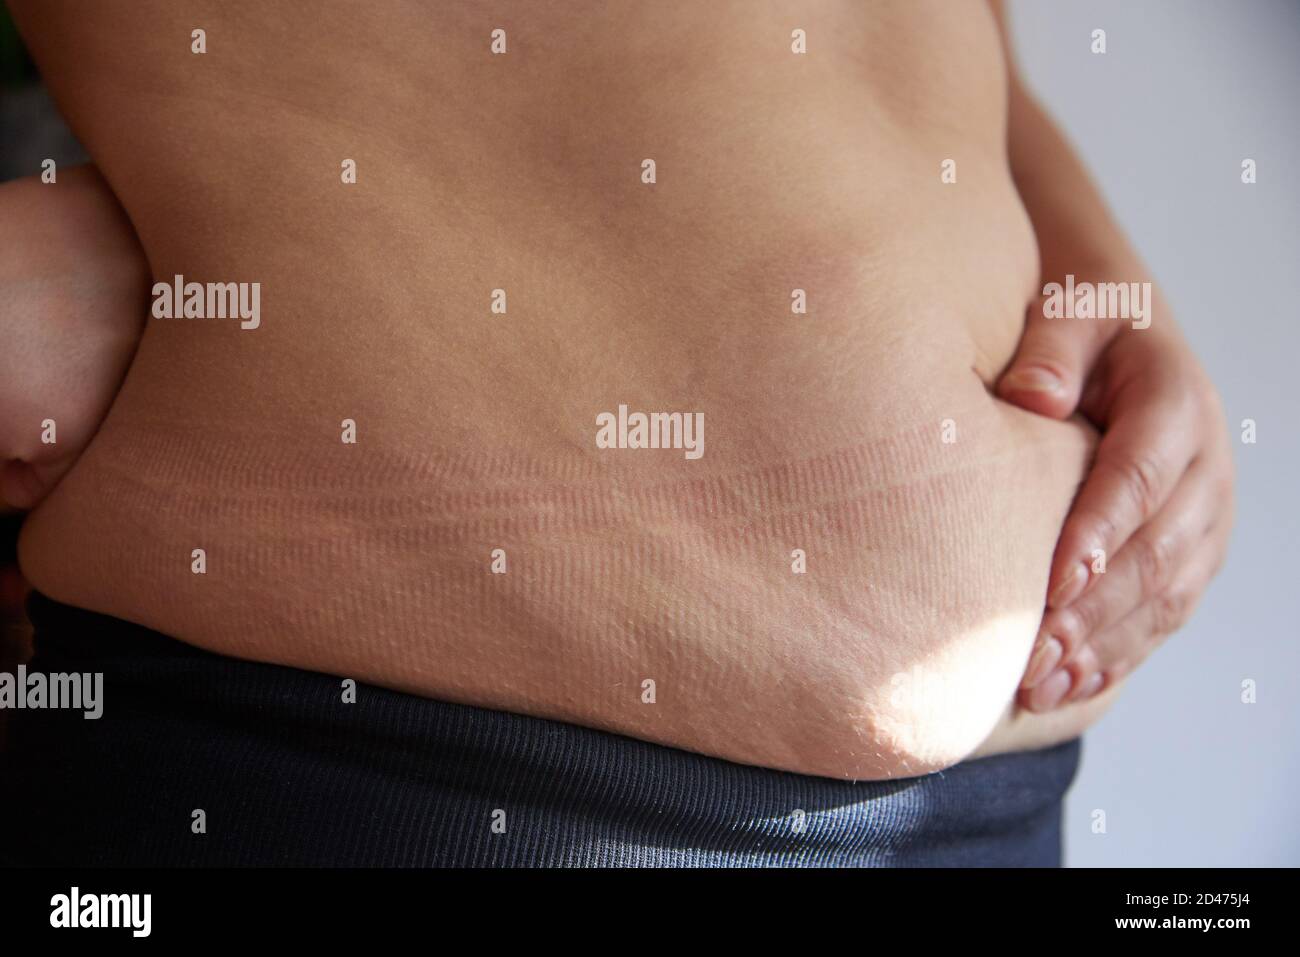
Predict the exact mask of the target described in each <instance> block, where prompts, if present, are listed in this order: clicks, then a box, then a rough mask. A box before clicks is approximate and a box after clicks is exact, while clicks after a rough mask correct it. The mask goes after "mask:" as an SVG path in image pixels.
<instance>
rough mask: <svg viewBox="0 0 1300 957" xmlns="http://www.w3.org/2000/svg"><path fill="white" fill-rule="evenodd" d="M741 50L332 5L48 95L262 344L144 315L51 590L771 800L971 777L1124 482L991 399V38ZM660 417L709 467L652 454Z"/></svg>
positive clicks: (643, 26)
mask: <svg viewBox="0 0 1300 957" xmlns="http://www.w3.org/2000/svg"><path fill="white" fill-rule="evenodd" d="M136 9H137V8H136V7H132V8H131V11H132V15H133V16H134V15H136V14H135V11H136ZM719 11H722V12H721V13H719ZM719 11H714V10H713V9H712V8H710V13H709V15H708V16H705V15H704V14H702V13H699V12H697V11H696V10H695V9H694V8H693V7H692V6H689V5H686V6H683V7H682V8H681V10H680V11H679V13H680V16H678V15H675V16H673V17H664V18H660V17H658V16H653V17H652V16H651V15H650V14H649V13H648V12H644V13H639V14H619V15H618V16H617V17H615V16H614V15H612V14H602V15H601V16H594V15H593V16H591V17H586V18H582V17H575V16H573V15H571V14H555V13H551V14H547V15H538V14H535V13H530V12H528V8H523V7H521V8H519V9H518V10H516V11H514V13H513V14H512V16H511V17H510V18H509V20H508V22H506V23H505V24H504V26H505V28H506V29H507V31H508V36H509V37H511V38H513V39H511V40H510V41H509V42H511V43H513V44H514V45H513V46H510V47H509V48H508V49H509V52H508V53H507V54H505V55H504V56H500V57H493V56H492V55H491V54H489V53H488V52H487V49H488V36H487V35H488V33H489V27H491V26H496V24H491V25H486V26H485V25H484V24H482V23H478V22H477V21H475V22H469V21H470V19H471V18H470V17H469V15H468V14H466V13H464V12H457V13H453V14H447V15H446V16H447V18H448V20H447V22H446V23H444V24H441V25H435V26H433V27H430V26H429V25H428V24H427V23H425V22H424V21H426V20H428V16H427V15H426V14H424V13H421V14H420V15H419V17H418V18H416V19H414V20H412V21H411V22H406V19H405V18H406V15H407V14H406V12H405V11H402V10H393V11H389V10H383V11H382V12H381V13H379V14H377V15H376V16H375V17H374V18H372V19H370V20H368V21H366V22H363V23H356V24H353V23H351V18H350V15H349V16H348V17H346V18H345V17H344V14H343V13H342V8H338V10H336V9H335V8H334V7H328V6H327V7H324V8H323V12H322V14H321V17H320V18H319V20H318V21H316V22H313V23H311V24H300V23H297V22H296V21H295V23H294V24H293V25H292V29H291V30H290V29H289V28H288V27H287V26H285V25H280V24H277V23H275V22H273V21H267V22H258V21H257V19H256V18H258V17H270V16H272V15H271V14H270V13H264V12H263V11H261V10H249V11H246V12H240V13H239V14H237V15H235V14H229V15H226V16H227V17H228V19H227V20H224V21H222V20H214V21H212V22H211V24H210V25H209V26H208V32H209V37H210V40H209V42H210V44H211V50H212V52H210V53H208V54H204V55H201V56H200V55H193V54H190V53H189V52H188V50H186V49H184V48H181V50H180V52H176V51H171V50H170V49H169V48H165V47H163V46H162V45H161V43H160V41H158V40H157V39H156V38H157V36H158V35H159V32H160V31H161V32H164V33H165V32H166V30H164V29H163V27H165V26H167V23H168V22H169V19H174V17H175V15H174V14H170V13H167V12H166V11H158V12H157V14H158V16H159V17H162V19H163V26H159V25H157V24H154V23H153V22H152V21H150V24H149V26H148V29H147V31H144V28H142V32H141V34H140V35H139V36H138V37H136V38H135V39H134V40H133V42H136V43H139V44H140V45H141V49H140V50H139V51H136V52H138V54H139V56H138V59H137V60H133V59H132V57H131V56H129V55H125V54H120V53H111V52H109V51H106V50H103V49H100V47H99V46H97V45H96V44H97V42H98V41H96V40H94V38H93V37H94V35H93V33H91V34H87V35H86V37H83V38H82V42H81V44H80V46H78V45H77V44H76V43H72V44H71V46H72V47H73V48H74V49H76V50H77V52H78V56H80V57H83V58H89V59H91V60H93V59H94V58H95V57H96V56H101V57H102V58H103V59H104V63H103V64H102V68H103V70H104V71H105V72H106V73H107V74H108V75H109V76H110V77H113V78H115V80H110V81H109V82H108V83H106V84H105V85H104V86H103V87H96V88H94V90H92V89H90V88H88V87H87V88H75V87H72V86H68V87H65V88H63V89H59V88H58V87H57V86H56V91H55V92H56V93H57V94H58V95H59V96H60V99H61V101H62V102H63V105H64V108H65V111H66V112H67V113H68V114H69V116H70V118H71V119H72V121H73V124H74V127H75V128H76V129H77V131H78V133H79V134H80V135H81V136H82V138H83V140H84V141H85V142H86V144H87V146H88V148H89V150H90V152H91V154H92V156H94V157H95V159H96V161H97V162H99V164H100V165H101V167H102V169H103V170H104V172H105V175H106V176H107V178H108V179H109V181H110V183H111V184H112V185H113V186H114V188H115V190H116V191H117V192H118V194H119V196H120V198H121V199H122V201H123V204H124V206H125V208H126V209H127V211H128V213H129V214H130V215H131V217H132V220H133V222H134V223H135V225H136V228H137V230H138V231H139V233H140V235H141V239H142V242H143V245H144V247H145V249H146V251H147V254H148V256H149V259H150V263H151V267H152V269H153V272H154V275H155V278H157V279H159V280H162V281H164V282H168V283H170V282H172V281H173V277H175V276H183V277H184V280H185V281H194V282H201V283H206V282H222V283H226V282H236V283H249V284H251V283H258V284H259V287H258V288H259V290H260V311H259V315H258V321H257V323H256V328H242V327H241V324H240V323H239V322H238V321H232V320H222V319H167V318H152V319H151V320H150V322H149V324H148V327H147V329H146V332H145V336H144V339H143V341H142V343H141V346H140V350H139V353H138V356H137V358H136V360H135V363H134V365H133V366H132V368H131V371H130V373H129V375H128V378H127V381H126V383H125V385H124V387H123V390H122V392H121V394H120V396H119V398H118V400H117V402H116V404H115V405H114V407H113V409H112V411H111V413H110V415H109V417H108V419H107V421H106V422H105V423H104V425H103V427H102V429H101V432H100V434H99V435H98V436H97V437H96V439H95V441H94V442H93V443H92V445H91V447H90V448H89V450H88V451H87V452H86V454H85V455H84V457H83V458H82V460H81V461H80V462H79V463H78V465H77V466H76V467H75V468H74V470H73V471H72V472H71V473H70V474H69V475H68V476H67V478H65V480H64V481H63V482H62V483H61V485H60V486H59V487H58V489H56V491H55V493H54V494H53V495H52V496H51V497H50V499H49V500H48V501H47V502H46V503H45V504H43V505H42V507H41V508H40V509H39V510H38V511H37V512H36V513H35V514H34V515H33V516H32V518H31V519H30V520H29V522H28V524H27V526H26V527H25V529H24V533H23V539H22V543H21V556H22V562H23V566H24V570H25V572H26V574H27V575H28V578H29V579H30V581H31V582H32V583H33V585H34V586H35V587H36V588H38V589H39V590H41V591H43V592H45V593H47V594H48V595H50V596H51V597H53V598H56V599H58V600H61V601H64V602H67V603H70V604H74V605H78V606H82V607H86V608H90V609H92V610H96V611H101V612H105V613H108V614H112V615H115V616H117V617H120V618H124V619H127V620H130V621H135V622H138V623H140V624H143V625H146V626H149V627H151V628H155V629H157V630H159V631H162V632H165V633H167V634H171V635H174V636H176V637H178V638H180V639H182V640H184V641H187V642H191V643H193V644H196V645H200V646H202V647H205V648H209V649H211V650H215V651H219V652H222V653H226V654H230V655H235V656H240V657H246V658H252V659H256V660H266V661H274V662H279V663H284V664H290V665H295V666H297V667H301V668H307V669H313V670H319V671H325V672H331V673H334V674H337V675H340V676H343V677H352V678H357V679H361V680H366V681H370V682H374V683H377V684H382V685H386V686H389V687H394V688H398V689H401V690H406V691H413V692H417V693H420V694H424V695H428V696H433V697H440V698H446V699H449V700H452V701H458V702H463V703H469V704H475V705H480V706H486V707H493V708H502V709H507V710H516V711H523V712H527V713H531V714H536V715H540V716H544V717H552V718H560V719H564V720H570V721H575V722H578V723H582V724H589V725H595V726H599V727H603V728H608V729H611V730H616V731H621V732H624V733H627V734H631V735H634V736H636V737H641V738H645V739H648V740H653V741H660V742H664V743H668V744H674V745H678V746H681V747H687V748H691V749H694V750H699V751H703V752H705V753H709V754H714V755H718V756H722V757H726V758H731V759H733V760H739V761H746V762H752V763H757V764H765V765H768V766H773V767H782V768H789V769H792V770H800V771H806V772H810V773H821V774H832V773H833V774H840V775H848V776H854V777H881V776H888V775H890V774H895V773H900V770H899V768H898V766H897V764H896V762H895V763H893V764H891V763H890V762H889V761H887V760H885V758H883V757H882V754H884V753H885V752H886V751H890V749H891V748H892V749H894V751H896V752H897V753H904V754H908V755H912V756H913V757H914V763H915V765H916V766H915V767H914V768H912V767H910V766H909V767H906V768H903V770H915V771H921V770H925V769H926V766H927V765H928V764H929V763H934V764H941V763H942V756H944V755H948V754H950V753H951V752H953V751H961V749H962V748H963V747H965V751H967V752H968V751H969V750H970V749H971V748H973V747H974V745H976V744H978V743H979V741H980V740H981V739H982V737H983V736H984V735H985V734H987V732H988V730H989V729H990V728H991V727H992V724H993V722H994V721H995V720H996V717H997V714H998V713H999V712H1000V710H1001V708H1002V706H1003V705H1005V703H1006V702H1007V701H1008V700H1009V699H1010V696H1011V693H1012V690H1013V689H1014V686H1015V684H1016V681H1017V678H1018V676H1019V673H1020V671H1021V669H1022V668H1023V665H1024V660H1025V657H1026V656H1027V654H1028V651H1029V646H1030V643H1031V642H1032V639H1033V637H1034V631H1035V629H1036V626H1037V621H1038V617H1039V611H1040V609H1041V606H1042V599H1043V590H1044V588H1045V585H1046V578H1047V571H1048V561H1049V559H1050V555H1051V551H1052V547H1053V545H1054V543H1055V539H1056V534H1057V531H1058V530H1059V527H1060V524H1061V521H1062V519H1063V517H1064V515H1065V512H1066V509H1067V508H1068V505H1069V502H1070V500H1071V497H1072V495H1073V493H1074V490H1075V487H1076V485H1077V482H1078V480H1079V478H1080V476H1081V475H1082V473H1083V470H1084V468H1085V466H1086V460H1087V456H1088V453H1089V448H1090V437H1089V436H1088V434H1087V433H1086V432H1085V431H1084V430H1083V429H1081V428H1079V427H1077V426H1075V425H1073V424H1062V423H1054V422H1049V421H1047V420H1042V419H1037V418H1034V417H1032V416H1029V415H1028V414H1026V413H1023V412H1019V411H1017V410H1013V409H1011V408H1010V407H1008V406H1006V405H1004V404H1003V403H1000V402H998V401H997V400H995V399H993V398H992V397H991V396H990V395H989V393H988V391H987V386H988V384H989V383H990V382H991V381H992V380H993V379H994V378H995V376H996V375H997V373H998V371H999V370H1000V369H1001V367H1002V366H1003V365H1004V364H1005V363H1006V362H1007V361H1008V360H1009V358H1010V356H1011V353H1012V351H1013V349H1014V347H1015V344H1016V341H1017V339H1018V337H1019V332H1020V328H1021V324H1022V320H1023V313H1024V309H1025V305H1026V303H1027V301H1028V299H1029V297H1030V295H1031V294H1032V291H1033V286H1034V283H1035V281H1036V275H1037V256H1036V249H1035V245H1034V241H1033V234H1032V230H1031V229H1030V226H1029V223H1028V221H1027V219H1026V217H1025V215H1024V212H1023V210H1022V208H1021V206H1020V204H1019V200H1018V198H1017V196H1016V193H1015V191H1014V188H1013V186H1012V184H1011V181H1010V177H1009V174H1008V172H1007V169H1006V164H1005V157H1004V155H1003V146H1002V136H1003V126H1004V117H1003V109H1004V104H1003V98H1004V93H1003V88H1002V77H1001V72H1000V69H1001V68H1000V60H999V59H998V49H997V38H996V35H995V33H994V30H993V26H992V23H991V21H990V20H989V18H988V15H987V13H986V11H984V10H983V9H982V7H979V6H977V5H971V7H970V9H966V8H963V10H962V12H960V13H957V12H954V11H952V10H951V9H950V8H948V7H946V6H945V7H943V12H942V13H941V14H940V13H937V12H934V11H927V10H925V9H924V7H923V5H921V4H914V3H904V4H899V5H890V4H882V5H873V8H872V10H871V11H870V12H867V11H863V10H860V9H858V8H857V6H856V5H850V4H843V5H841V4H832V3H828V4H825V5H823V6H821V7H818V8H816V9H815V11H814V12H812V13H809V12H808V11H806V10H805V9H804V8H803V7H791V11H797V15H793V14H792V15H791V16H786V15H785V14H784V13H782V12H781V11H780V10H779V9H778V8H777V7H775V6H774V7H771V8H769V7H764V8H763V13H761V14H757V13H755V12H754V10H753V8H752V7H751V6H750V5H736V6H735V7H734V8H719ZM602 17H603V18H605V19H602ZM336 18H338V19H336ZM638 18H644V22H637V23H632V22H628V21H629V20H635V19H638ZM345 21H346V22H345ZM953 21H959V22H953ZM665 23H672V24H673V27H672V29H671V30H669V28H668V27H666V26H665V25H664V24H665ZM692 23H693V26H692ZM171 26H173V27H179V26H180V24H179V23H177V24H171ZM795 26H801V27H803V28H805V29H807V30H808V34H809V37H810V41H809V42H810V53H809V54H807V55H796V54H793V53H791V51H790V30H791V29H793V27H795ZM345 27H346V29H345ZM76 29H84V28H83V27H77V28H76ZM189 29H190V26H189V25H188V24H187V25H185V31H186V32H188V30H189ZM141 37H144V38H145V39H141ZM413 37H426V38H427V39H428V42H429V43H430V44H437V43H441V46H440V47H439V49H438V52H437V54H436V55H434V54H433V53H432V52H430V50H429V49H427V48H425V47H423V46H422V45H421V44H420V43H413V42H411V40H412V38H413ZM218 38H220V41H218ZM340 40H342V41H343V42H340ZM63 49H64V48H63V47H59V46H57V45H56V44H53V43H52V44H51V46H50V47H49V48H48V49H46V50H44V51H42V50H40V49H38V51H37V52H38V54H39V55H41V58H42V60H43V61H47V60H50V59H53V60H57V59H58V58H59V57H60V56H63V55H65V54H63V53H62V52H61V51H62V50H63ZM88 51H89V52H88ZM130 52H131V51H129V50H128V51H127V53H128V54H129V53H130ZM117 56H122V57H123V59H122V60H120V61H119V60H116V59H115V57H117ZM136 62H145V63H149V64H151V65H150V71H151V73H150V75H149V77H148V83H147V85H146V83H145V79H144V77H143V74H142V73H140V72H139V68H138V67H137V66H136V65H135V64H136ZM327 64H328V66H326V65H327ZM43 65H46V63H45V62H43ZM47 72H49V71H48V70H47ZM91 72H93V70H91ZM158 90H161V91H163V92H154V91H158ZM146 142H147V143H148V144H149V148H148V149H143V150H142V149H141V148H140V144H141V143H146ZM948 159H954V160H956V163H957V167H956V169H957V182H956V183H944V182H942V181H941V176H940V173H941V164H942V163H943V161H945V160H948ZM345 160H354V161H355V163H356V182H355V183H347V182H344V181H343V178H342V177H341V175H340V173H341V170H342V164H343V162H344V161H345ZM645 160H653V161H654V181H653V182H647V179H648V177H647V176H646V172H645V171H646V166H645V165H644V161H645ZM801 301H802V302H803V303H806V309H804V310H803V311H799V310H797V309H796V308H794V307H795V306H796V305H797V304H799V303H800V302H801ZM503 304H504V308H503ZM247 324H248V325H252V323H247ZM621 407H626V410H627V413H628V414H630V413H634V412H641V413H679V414H681V415H682V418H681V419H680V420H678V421H680V422H681V423H682V424H683V425H685V424H687V423H689V424H690V425H692V426H693V427H694V428H693V430H692V432H690V433H689V434H688V433H684V432H680V431H679V432H678V433H676V434H674V433H673V432H672V431H671V426H670V430H669V432H668V433H667V439H668V441H666V442H665V443H661V444H667V445H669V446H673V445H675V446H676V447H670V448H631V447H619V446H620V445H629V444H631V445H635V444H637V442H636V439H633V438H631V436H630V434H629V433H630V432H631V430H632V428H633V427H634V426H633V423H632V422H628V424H627V426H626V427H625V426H624V424H623V423H624V416H623V415H621V414H620V408H621ZM606 414H608V415H609V416H611V417H612V420H613V423H614V424H613V426H612V427H610V426H609V425H608V422H609V420H608V419H606V418H604V417H603V416H605V415H606ZM701 423H702V424H701ZM602 424H603V427H604V429H605V430H604V431H602ZM611 438H612V439H613V442H612V444H613V446H614V447H604V446H607V445H609V444H611V443H610V442H609V441H608V440H609V439H611ZM647 438H648V437H647ZM629 440H630V441H629ZM697 453H698V454H697ZM900 699H903V706H902V707H901V708H900V707H897V706H896V705H897V703H898V702H899V701H900ZM954 700H957V701H960V702H963V703H964V706H963V707H962V708H959V709H958V710H957V711H953V710H952V703H953V701H954ZM967 739H971V740H969V741H968V740H967ZM891 753H894V752H893V751H891ZM931 753H933V755H934V760H933V762H931V761H929V759H928V758H927V755H930V754H931ZM963 753H965V752H963ZM905 763H906V762H905Z"/></svg>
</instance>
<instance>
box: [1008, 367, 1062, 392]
mask: <svg viewBox="0 0 1300 957" xmlns="http://www.w3.org/2000/svg"><path fill="white" fill-rule="evenodd" d="M1002 386H1003V388H1006V389H1015V390H1017V391H1019V392H1059V391H1060V389H1061V386H1062V382H1061V379H1060V377H1059V376H1056V375H1053V374H1052V373H1051V372H1048V371H1047V370H1046V369H1044V368H1042V367H1040V366H1021V367H1020V368H1018V369H1012V370H1011V371H1010V372H1008V373H1007V375H1006V378H1005V379H1003V380H1002Z"/></svg>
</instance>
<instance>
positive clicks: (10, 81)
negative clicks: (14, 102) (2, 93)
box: [0, 0, 36, 86]
mask: <svg viewBox="0 0 1300 957" xmlns="http://www.w3.org/2000/svg"><path fill="white" fill-rule="evenodd" d="M35 75H36V71H35V69H33V67H32V61H31V59H30V58H29V57H28V56H27V51H26V50H25V49H23V41H22V40H21V39H19V37H18V30H17V28H15V27H14V22H13V21H12V20H10V19H9V10H8V9H7V8H6V7H5V5H4V3H3V0H0V85H4V86H12V85H14V84H18V83H22V82H25V81H27V80H30V79H32V78H33V77H34V76H35Z"/></svg>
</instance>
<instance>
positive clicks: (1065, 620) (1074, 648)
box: [1052, 600, 1098, 658]
mask: <svg viewBox="0 0 1300 957" xmlns="http://www.w3.org/2000/svg"><path fill="white" fill-rule="evenodd" d="M1097 614H1098V613H1097V609H1096V603H1095V602H1092V601H1088V600H1080V601H1077V602H1075V603H1074V604H1073V605H1072V606H1070V608H1069V609H1068V610H1067V611H1064V612H1062V613H1061V614H1060V615H1059V616H1058V617H1057V620H1056V622H1054V624H1055V627H1054V628H1053V629H1052V634H1053V635H1054V636H1055V637H1056V640H1057V641H1059V642H1060V643H1061V647H1062V648H1063V649H1064V654H1063V655H1062V657H1063V658H1073V657H1074V656H1075V655H1076V654H1078V652H1079V650H1080V649H1081V648H1082V647H1083V645H1084V642H1085V641H1086V640H1087V637H1088V635H1090V634H1091V633H1092V631H1093V628H1094V627H1095V626H1096V622H1097Z"/></svg>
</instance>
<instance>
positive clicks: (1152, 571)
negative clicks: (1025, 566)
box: [1025, 459, 1222, 687]
mask: <svg viewBox="0 0 1300 957" xmlns="http://www.w3.org/2000/svg"><path fill="white" fill-rule="evenodd" d="M1220 472H1221V470H1220V469H1219V468H1218V466H1217V464H1215V463H1214V462H1212V461H1207V460H1205V459H1197V460H1196V461H1194V462H1192V464H1191V467H1190V468H1188V470H1187V472H1186V473H1185V474H1184V475H1183V477H1182V480H1181V481H1180V482H1179V483H1178V485H1177V487H1176V488H1175V489H1174V492H1173V494H1172V495H1171V496H1170V497H1169V501H1168V502H1166V503H1165V505H1164V507H1163V508H1161V509H1160V511H1159V512H1158V513H1157V514H1156V516H1155V518H1153V519H1152V520H1151V521H1150V522H1148V523H1147V524H1146V525H1143V526H1142V527H1141V528H1140V529H1138V531H1137V532H1135V533H1134V535H1133V537H1132V538H1130V539H1129V540H1128V541H1127V542H1125V543H1124V545H1123V546H1122V547H1121V548H1120V550H1119V554H1118V555H1116V556H1115V558H1114V560H1113V561H1112V562H1110V564H1109V565H1108V566H1106V570H1105V572H1104V574H1098V575H1097V583H1096V585H1094V586H1093V587H1092V588H1090V589H1089V590H1088V591H1087V592H1085V593H1084V594H1083V595H1082V596H1080V597H1079V598H1077V599H1076V600H1075V601H1074V602H1073V604H1070V605H1067V606H1066V607H1065V608H1057V609H1052V610H1049V611H1048V612H1047V614H1046V615H1045V616H1044V618H1043V624H1042V628H1041V629H1040V641H1041V640H1046V639H1047V638H1049V637H1050V638H1054V639H1055V640H1056V641H1058V642H1059V643H1060V645H1061V654H1060V656H1059V658H1058V661H1059V662H1065V661H1069V660H1070V659H1071V658H1073V657H1074V655H1075V654H1076V653H1077V652H1078V650H1079V648H1080V647H1082V646H1083V644H1084V642H1086V641H1087V640H1088V638H1089V637H1091V636H1092V635H1095V634H1097V633H1099V632H1102V631H1105V630H1106V629H1107V628H1110V627H1111V626H1112V625H1114V624H1116V623H1117V622H1119V621H1121V620H1123V619H1124V618H1126V617H1128V615H1130V614H1131V613H1132V612H1133V611H1135V610H1136V609H1137V608H1138V607H1139V606H1141V605H1142V604H1144V603H1146V602H1147V601H1150V600H1151V599H1153V598H1155V597H1156V596H1157V595H1159V594H1160V593H1161V592H1163V591H1164V590H1165V588H1166V587H1168V586H1169V584H1170V583H1171V582H1172V581H1173V580H1174V577H1175V576H1176V575H1177V574H1178V573H1179V571H1180V570H1181V569H1182V567H1183V565H1184V564H1185V563H1186V562H1187V561H1188V560H1189V559H1190V558H1191V556H1192V555H1193V554H1194V553H1195V551H1196V549H1197V548H1198V547H1199V546H1200V545H1201V543H1202V541H1203V540H1204V538H1205V536H1206V534H1207V532H1208V531H1209V530H1210V528H1211V527H1213V525H1214V524H1215V521H1216V519H1217V517H1218V515H1219V512H1220V505H1221V495H1222V488H1221V484H1220V482H1219V481H1217V476H1218V475H1219V474H1220ZM1045 676H1046V675H1045V674H1040V675H1030V674H1028V673H1026V675H1025V686H1026V687H1033V685H1034V684H1035V683H1036V680H1035V679H1041V678H1042V677H1045Z"/></svg>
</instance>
